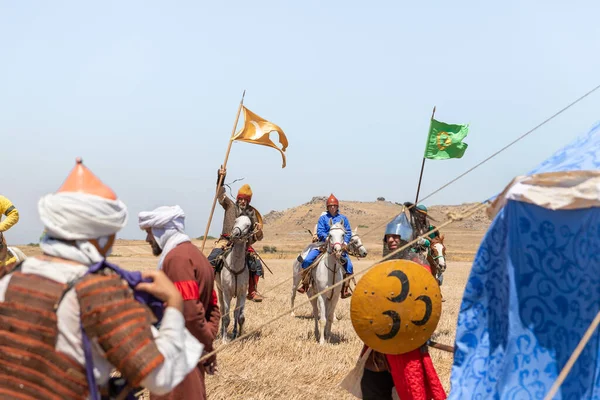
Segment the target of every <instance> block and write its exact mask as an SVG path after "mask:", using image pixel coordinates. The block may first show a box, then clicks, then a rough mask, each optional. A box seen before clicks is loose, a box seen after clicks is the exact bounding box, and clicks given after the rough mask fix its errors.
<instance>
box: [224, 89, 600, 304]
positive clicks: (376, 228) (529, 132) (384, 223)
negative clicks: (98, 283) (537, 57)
mask: <svg viewBox="0 0 600 400" xmlns="http://www.w3.org/2000/svg"><path fill="white" fill-rule="evenodd" d="M598 89H600V85H598V86H596V87H594V88H593V89H592V90H590V91H589V92H587V93H585V94H584V95H582V96H580V97H579V98H577V99H576V100H574V101H572V102H571V103H570V104H568V105H567V106H565V107H563V108H562V109H560V110H559V111H557V112H555V113H554V114H553V115H551V116H550V117H548V118H546V119H545V120H544V121H542V122H541V123H539V124H538V125H536V126H535V127H533V128H532V129H530V130H529V131H527V132H525V133H524V134H522V135H521V136H519V137H518V138H516V139H515V140H513V141H512V142H510V143H509V144H507V145H506V146H504V147H502V148H501V149H500V150H497V151H496V152H494V153H492V154H491V155H490V156H488V157H487V158H485V159H484V160H483V161H481V162H479V163H478V164H476V165H474V166H473V167H471V168H469V169H468V170H466V171H465V172H463V173H462V174H460V175H459V176H457V177H456V178H454V179H452V180H451V181H449V182H447V183H446V184H444V185H443V186H441V187H439V188H438V189H436V190H434V191H433V192H431V193H429V194H428V195H427V196H425V197H423V198H421V199H420V200H421V201H424V200H427V199H428V198H430V197H432V196H433V195H435V194H437V193H439V192H441V191H442V190H444V189H445V188H447V187H448V186H450V185H451V184H453V183H454V182H456V181H458V180H459V179H460V178H462V177H464V176H465V175H467V174H469V173H471V172H473V170H475V169H477V168H479V167H480V166H482V165H483V164H485V163H486V162H488V161H489V160H491V159H492V158H494V157H496V156H497V155H498V154H500V153H502V152H503V151H505V150H506V149H508V148H509V147H511V146H513V145H514V144H515V143H517V142H519V141H521V140H522V139H524V138H525V137H527V136H529V135H530V134H531V133H533V132H535V131H536V130H538V129H539V128H541V127H542V126H544V125H546V124H547V123H548V122H550V121H552V120H553V119H554V118H556V117H558V116H559V115H560V114H562V113H563V112H565V111H567V110H568V109H569V108H571V107H573V106H574V105H575V104H577V103H579V102H580V101H581V100H583V99H585V98H586V97H588V96H589V95H591V94H592V93H594V92H595V91H596V90H598ZM416 206H417V204H416V203H415V204H413V205H412V206H409V207H406V209H407V210H410V209H411V208H413V207H416ZM388 222H389V221H385V222H383V223H381V224H378V225H376V226H375V227H374V228H372V229H370V230H368V231H367V232H366V233H364V234H363V235H361V236H363V237H367V236H368V235H369V234H371V233H373V232H375V231H376V230H379V228H381V227H382V226H384V225H386V224H387V223H388ZM434 232H435V230H434ZM293 278H294V277H293V276H292V278H287V279H285V280H283V281H281V282H280V283H279V284H277V286H275V287H273V288H271V289H269V290H267V291H265V292H264V293H263V294H265V293H268V292H269V291H271V290H273V289H275V288H276V287H279V286H280V285H282V284H284V283H285V282H288V281H290V280H291V279H293ZM235 310H237V308H236V309H235ZM235 310H233V311H231V312H232V313H233V312H234V311H235Z"/></svg>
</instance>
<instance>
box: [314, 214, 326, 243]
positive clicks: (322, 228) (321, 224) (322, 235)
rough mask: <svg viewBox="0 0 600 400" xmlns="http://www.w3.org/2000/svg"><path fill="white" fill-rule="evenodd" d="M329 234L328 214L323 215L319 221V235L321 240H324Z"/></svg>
mask: <svg viewBox="0 0 600 400" xmlns="http://www.w3.org/2000/svg"><path fill="white" fill-rule="evenodd" d="M327 235H329V218H327V215H321V216H320V217H319V222H317V237H318V238H319V240H320V241H321V242H324V241H325V239H327Z"/></svg>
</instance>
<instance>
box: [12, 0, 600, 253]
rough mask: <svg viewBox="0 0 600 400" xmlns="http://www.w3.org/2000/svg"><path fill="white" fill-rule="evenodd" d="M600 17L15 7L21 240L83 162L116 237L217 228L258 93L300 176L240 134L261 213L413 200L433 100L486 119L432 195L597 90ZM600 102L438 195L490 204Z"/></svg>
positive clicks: (575, 10)
mask: <svg viewBox="0 0 600 400" xmlns="http://www.w3.org/2000/svg"><path fill="white" fill-rule="evenodd" d="M402 3H404V4H406V5H401V4H402ZM599 14H600V4H599V3H598V2H594V1H571V2H562V1H561V2H559V1H530V2H523V1H503V2H483V1H452V2H448V1H429V2H410V5H408V2H399V1H370V2H367V1H360V2H359V1H327V2H323V1H311V0H308V1H307V0H305V1H296V2H289V1H252V2H246V1H229V2H218V1H211V2H208V1H207V2H198V1H174V2H165V1H148V0H144V1H141V0H140V1H102V2H95V3H93V4H92V3H91V2H80V1H56V0H54V1H48V2H29V1H8V0H4V1H0V52H1V60H2V62H1V63H0V140H1V142H2V145H1V149H2V153H1V154H2V155H1V156H0V157H1V160H0V161H1V165H2V169H3V174H2V178H1V179H2V181H1V182H2V185H1V186H0V193H2V194H4V195H6V196H7V197H9V198H10V199H11V200H12V201H13V202H14V203H15V204H16V206H17V207H18V209H19V210H20V212H21V221H20V223H19V224H18V225H17V226H16V227H15V228H13V229H12V230H11V231H10V232H9V235H8V240H9V241H10V242H12V243H27V242H30V241H35V240H37V238H38V237H39V234H40V232H41V230H42V226H41V223H40V222H39V218H38V214H37V201H38V199H39V197H40V196H41V195H42V194H45V193H48V192H51V191H54V190H56V189H57V188H58V187H59V186H60V184H61V183H62V181H63V179H64V178H65V177H66V175H67V174H68V173H69V171H70V170H71V168H72V167H73V165H74V161H75V157H77V156H82V157H83V159H84V162H85V164H86V165H87V166H88V167H89V168H90V169H92V171H94V173H96V174H97V175H98V176H99V177H100V178H101V179H102V180H103V181H104V182H105V183H107V184H109V185H110V186H111V187H113V188H114V190H115V191H116V192H117V194H118V195H119V196H120V197H121V199H123V201H125V203H126V204H127V205H128V207H129V211H130V222H129V224H128V226H127V227H126V228H125V229H124V230H123V231H122V232H121V234H120V237H122V238H123V237H124V238H139V239H142V238H143V235H142V233H141V232H140V231H139V230H138V228H137V213H138V212H139V211H142V210H147V209H151V208H154V207H156V206H159V205H165V204H179V205H181V206H182V207H183V209H184V210H185V211H186V214H187V227H188V229H187V230H188V232H189V233H190V234H191V235H193V236H199V235H201V234H202V233H203V232H204V227H205V224H206V221H207V218H208V214H209V211H210V205H211V202H212V198H213V193H214V184H215V180H216V170H217V168H218V167H219V165H220V164H221V163H222V162H223V158H224V153H225V150H226V146H227V141H228V138H229V135H230V133H231V128H232V125H233V120H234V117H235V112H236V109H237V105H238V102H239V99H240V96H241V93H242V91H243V89H246V90H247V93H246V101H245V104H246V106H247V107H248V108H249V109H250V110H252V111H254V112H256V113H257V114H259V115H261V116H262V117H264V118H266V119H268V120H270V121H272V122H274V123H276V124H278V125H279V126H281V127H282V128H283V129H284V130H285V133H286V135H287V137H288V140H289V143H290V144H289V149H288V151H287V156H288V166H287V167H286V168H285V169H281V157H280V155H279V153H278V152H277V151H276V150H273V149H269V148H266V147H262V146H255V145H250V144H246V143H235V144H234V146H233V149H232V152H231V157H230V162H229V165H228V172H229V173H228V180H229V181H231V180H233V179H235V178H242V177H244V178H245V180H244V181H243V182H239V183H237V184H235V185H234V190H235V191H237V189H238V188H239V186H240V185H241V184H243V183H249V184H251V186H252V189H253V190H254V193H255V194H254V198H253V201H252V204H253V205H255V206H256V207H257V208H258V209H259V210H260V211H261V212H263V214H265V213H267V212H268V211H270V210H273V209H275V210H283V209H286V208H289V207H293V206H296V205H298V204H301V203H304V202H306V201H308V200H310V199H311V198H312V197H313V196H319V195H320V196H326V195H329V193H331V192H333V193H334V194H335V195H336V196H338V198H340V199H342V200H361V201H371V200H375V199H376V198H377V197H378V196H384V197H385V198H386V199H389V200H393V201H405V200H413V199H414V195H415V191H416V185H417V180H418V172H419V168H420V165H421V158H422V155H423V149H424V145H425V139H426V131H427V128H428V124H429V117H430V115H431V110H432V108H433V106H434V105H437V114H436V116H437V118H438V119H439V120H442V121H445V122H451V123H470V124H471V130H470V134H469V136H468V137H467V140H466V142H467V143H468V144H469V148H468V150H467V152H466V154H465V156H464V157H463V158H462V159H460V160H448V161H428V162H427V165H426V168H425V175H424V181H423V186H422V191H421V193H422V195H426V194H428V193H429V192H431V191H433V190H435V189H436V188H438V187H439V186H441V185H442V184H443V183H445V182H446V181H447V180H449V179H451V178H453V177H455V176H456V175H458V174H460V173H461V172H463V171H465V170H466V169H468V168H469V167H471V166H472V165H474V164H476V163H477V162H479V161H481V160H482V159H484V158H485V157H487V156H488V155H489V154H490V153H492V152H493V151H495V150H496V149H498V148H500V147H502V146H503V145H504V144H506V143H508V142H510V141H511V140H512V139H514V138H515V137H517V136H518V135H520V134H521V133H523V132H525V131H526V130H528V129H530V128H531V127H533V126H535V125H536V124H538V123H539V122H541V121H542V120H544V119H545V118H546V117H548V116H549V115H551V114H553V113H554V112H555V111H556V110H558V109H560V108H562V107H563V106H564V105H566V104H567V103H569V102H570V101H571V100H573V99H574V98H576V97H578V96H579V95H581V94H583V93H585V92H586V91H588V90H589V89H591V88H592V87H593V86H595V85H597V84H598V83H599V79H600V78H599V76H598V71H599V70H600V53H599V52H598V49H599V45H598V43H600V25H599V24H598V21H597V18H598V15H599ZM599 105H600V93H598V94H595V95H593V96H591V97H589V98H588V99H586V100H585V101H584V102H582V103H580V104H579V105H578V106H577V107H575V108H573V109H571V110H569V111H568V112H567V113H565V114H563V115H562V116H560V117H559V118H557V119H556V120H554V121H553V122H551V123H550V124H548V125H546V126H545V127H544V128H542V129H540V130H539V131H537V132H536V133H534V134H533V135H531V136H530V137H528V138H527V139H526V140H524V141H522V142H521V143H519V144H518V145H517V146H515V147H514V148H512V149H510V150H509V151H506V152H505V153H503V154H502V155H501V156H499V157H498V158H496V159H495V160H493V161H491V162H489V163H488V164H486V165H485V166H484V167H482V168H480V169H478V170H476V171H475V172H473V173H472V174H470V175H468V176H467V177H465V178H463V179H462V180H461V181H459V182H457V183H456V184H454V185H452V186H451V187H449V188H447V189H445V190H444V191H443V192H441V193H439V194H437V195H435V197H432V198H431V199H430V200H428V201H427V204H430V205H432V204H456V203H462V202H471V201H477V200H483V199H485V198H487V197H489V196H490V195H492V194H494V193H495V192H497V191H499V190H501V189H502V188H503V187H504V186H505V185H506V184H507V183H508V181H509V180H510V179H511V178H512V177H514V176H515V175H518V174H521V173H524V172H526V171H528V170H530V169H531V168H532V167H534V166H535V165H536V164H538V163H539V162H540V161H542V160H543V159H544V158H545V157H547V156H549V155H550V154H552V153H553V152H554V151H555V150H556V149H557V148H559V147H560V146H562V145H564V144H566V143H568V142H569V141H571V140H572V139H573V138H574V137H576V136H578V135H579V134H581V133H584V132H585V131H587V130H588V129H589V128H590V127H591V126H592V125H593V124H594V123H595V122H596V121H597V120H598V119H599V118H600V109H599V107H598V106H599ZM273 136H274V135H273ZM341 210H342V212H343V203H342V207H341ZM217 211H218V212H217V213H216V215H215V218H214V220H213V228H212V229H211V232H212V233H216V232H218V231H219V230H220V225H221V221H222V212H221V211H220V210H217ZM391 217H392V216H391V215H390V218H391ZM290 229H296V227H290Z"/></svg>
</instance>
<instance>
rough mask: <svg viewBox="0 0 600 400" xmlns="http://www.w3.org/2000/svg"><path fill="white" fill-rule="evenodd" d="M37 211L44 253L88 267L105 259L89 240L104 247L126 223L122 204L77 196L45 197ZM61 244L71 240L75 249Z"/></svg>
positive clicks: (56, 195)
mask: <svg viewBox="0 0 600 400" xmlns="http://www.w3.org/2000/svg"><path fill="white" fill-rule="evenodd" d="M38 211H39V213H40V218H41V220H42V223H43V224H44V227H45V228H46V235H45V236H44V237H43V239H42V241H41V243H40V247H41V248H42V250H43V251H44V253H46V254H49V255H52V256H56V257H62V258H66V259H69V260H73V261H77V262H81V263H83V264H87V265H90V264H93V263H97V262H100V261H102V260H103V259H104V256H103V255H102V254H100V253H99V252H98V250H97V249H96V247H95V246H94V245H92V244H91V243H90V242H88V240H91V239H97V240H98V242H99V244H100V246H102V247H104V246H105V244H106V243H108V238H109V236H111V235H114V234H115V233H117V232H118V231H120V230H121V229H122V228H123V227H124V226H125V224H126V223H127V207H126V206H125V204H124V203H123V202H122V201H120V200H109V199H105V198H103V197H100V196H95V195H92V194H86V193H79V192H60V193H52V194H48V195H46V196H44V197H42V198H41V199H40V201H39V202H38ZM56 239H58V240H56ZM60 240H73V241H75V246H71V245H69V244H66V243H64V242H61V241H60ZM109 253H110V250H109V251H108V252H107V253H106V254H105V255H106V256H107V255H108V254H109Z"/></svg>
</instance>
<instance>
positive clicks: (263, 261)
mask: <svg viewBox="0 0 600 400" xmlns="http://www.w3.org/2000/svg"><path fill="white" fill-rule="evenodd" d="M254 254H256V255H257V256H258V259H259V260H260V262H262V263H263V265H264V266H265V267H266V268H267V269H268V270H269V272H270V273H271V275H274V274H273V271H271V268H269V266H268V265H267V263H266V262H265V260H263V259H262V257H261V256H260V254H258V251H256V250H254Z"/></svg>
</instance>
